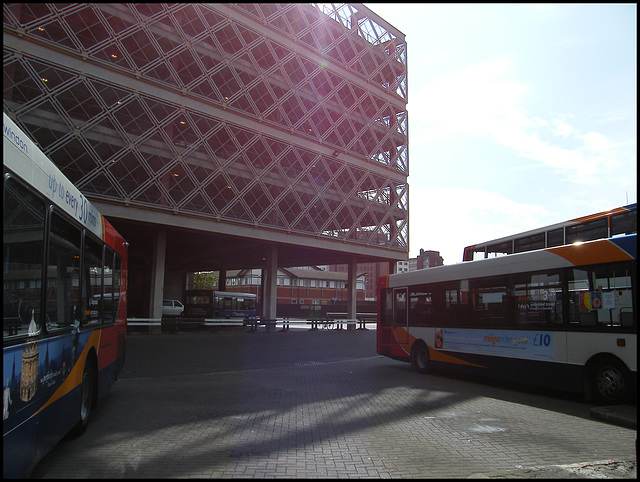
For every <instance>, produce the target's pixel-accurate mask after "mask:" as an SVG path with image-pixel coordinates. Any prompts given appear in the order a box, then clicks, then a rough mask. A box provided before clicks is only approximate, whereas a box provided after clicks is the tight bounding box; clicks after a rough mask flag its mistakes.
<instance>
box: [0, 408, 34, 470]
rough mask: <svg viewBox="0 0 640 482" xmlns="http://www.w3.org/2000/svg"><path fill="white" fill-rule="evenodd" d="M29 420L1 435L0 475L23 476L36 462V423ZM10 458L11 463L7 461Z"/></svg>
mask: <svg viewBox="0 0 640 482" xmlns="http://www.w3.org/2000/svg"><path fill="white" fill-rule="evenodd" d="M32 422H33V421H32V420H29V421H27V422H25V423H22V424H20V425H19V426H17V427H15V428H14V429H13V430H11V431H10V432H8V433H5V434H4V437H2V460H4V463H3V464H2V466H3V471H2V477H3V478H5V479H17V478H21V477H24V476H25V474H27V473H28V472H29V471H30V470H31V469H32V468H33V467H34V465H35V464H36V427H37V424H36V423H32ZM8 460H11V463H8V462H7V461H8Z"/></svg>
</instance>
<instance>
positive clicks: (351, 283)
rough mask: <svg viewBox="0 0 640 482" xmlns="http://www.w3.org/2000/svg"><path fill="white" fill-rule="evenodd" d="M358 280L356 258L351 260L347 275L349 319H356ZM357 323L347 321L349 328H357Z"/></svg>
mask: <svg viewBox="0 0 640 482" xmlns="http://www.w3.org/2000/svg"><path fill="white" fill-rule="evenodd" d="M357 280H358V263H357V261H356V258H351V259H350V260H349V266H348V275H347V320H355V319H356V313H357V308H356V302H357V299H358V294H357V293H358V291H357ZM355 329H356V324H355V323H347V330H355Z"/></svg>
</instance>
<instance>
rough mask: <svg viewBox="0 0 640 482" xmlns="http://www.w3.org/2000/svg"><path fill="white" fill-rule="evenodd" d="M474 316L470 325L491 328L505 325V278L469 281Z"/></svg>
mask: <svg viewBox="0 0 640 482" xmlns="http://www.w3.org/2000/svg"><path fill="white" fill-rule="evenodd" d="M469 284H470V290H471V296H472V297H473V306H474V310H475V312H474V314H473V316H472V319H471V321H472V323H475V324H479V325H483V326H492V325H505V324H506V320H507V319H508V317H509V315H510V313H509V304H508V303H505V302H506V301H508V299H507V278H506V277H504V278H502V277H496V278H481V279H477V280H470V283H469Z"/></svg>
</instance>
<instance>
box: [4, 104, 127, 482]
mask: <svg viewBox="0 0 640 482" xmlns="http://www.w3.org/2000/svg"><path fill="white" fill-rule="evenodd" d="M3 136H4V137H3V158H4V161H3V178H4V180H3V231H2V234H3V244H2V249H3V252H4V260H3V276H2V282H3V330H2V341H3V374H4V377H3V382H4V383H3V394H4V397H3V398H4V404H3V423H2V425H3V440H2V442H3V443H2V445H3V475H4V477H23V476H25V475H26V474H28V472H29V471H30V470H31V469H32V468H33V467H34V465H35V464H36V463H37V462H38V461H39V460H40V459H41V458H42V457H44V456H45V455H46V454H47V452H49V451H50V450H51V448H53V447H54V446H55V445H56V444H57V443H58V442H59V441H60V440H61V439H62V438H63V437H64V436H65V435H66V434H67V433H69V432H70V431H71V432H74V433H76V434H81V433H82V432H84V430H85V428H86V426H87V423H88V422H89V415H90V413H91V409H92V408H93V407H94V406H95V405H96V403H97V402H98V400H100V399H101V398H102V397H103V396H104V395H105V394H106V393H107V392H108V391H109V389H110V387H111V385H112V384H113V383H114V382H115V380H116V378H117V374H118V372H119V371H120V369H121V368H122V365H123V363H124V353H125V339H126V318H127V299H126V287H127V243H126V242H125V240H124V239H123V238H122V237H121V236H120V235H119V234H118V233H117V232H116V230H115V229H114V228H113V227H112V226H111V225H110V224H109V223H108V222H107V220H106V219H105V218H103V217H102V215H101V214H100V213H99V212H98V211H97V210H96V209H95V208H94V207H93V206H92V205H91V203H90V202H89V201H88V200H87V199H86V198H85V197H84V196H83V195H82V193H81V192H80V191H79V190H78V189H76V188H75V187H74V186H73V184H72V183H71V182H70V181H69V180H68V179H67V178H66V177H65V176H64V175H63V174H62V172H61V171H60V170H59V169H58V168H57V167H56V166H55V165H54V164H53V163H52V162H51V161H50V160H49V159H48V158H47V157H46V156H45V155H44V154H43V153H42V151H40V149H39V148H38V147H37V146H36V144H35V143H34V142H32V141H31V140H30V139H29V137H28V136H27V135H26V134H25V133H24V132H23V131H22V130H21V129H20V128H19V127H18V126H17V125H16V124H15V123H14V122H13V121H12V120H11V119H10V118H9V117H8V116H7V114H6V113H5V114H4V116H3Z"/></svg>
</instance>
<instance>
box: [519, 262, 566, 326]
mask: <svg viewBox="0 0 640 482" xmlns="http://www.w3.org/2000/svg"><path fill="white" fill-rule="evenodd" d="M513 295H514V297H515V302H516V306H515V322H516V324H532V323H544V324H547V323H562V320H563V318H562V286H561V284H560V272H556V273H522V274H518V275H516V276H515V282H514V291H513Z"/></svg>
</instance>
